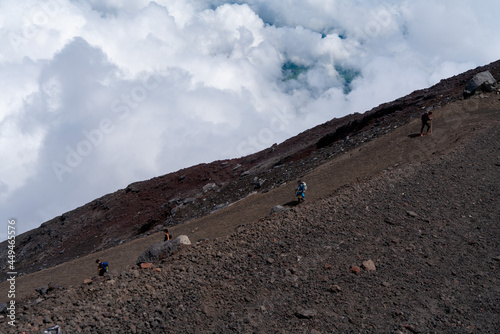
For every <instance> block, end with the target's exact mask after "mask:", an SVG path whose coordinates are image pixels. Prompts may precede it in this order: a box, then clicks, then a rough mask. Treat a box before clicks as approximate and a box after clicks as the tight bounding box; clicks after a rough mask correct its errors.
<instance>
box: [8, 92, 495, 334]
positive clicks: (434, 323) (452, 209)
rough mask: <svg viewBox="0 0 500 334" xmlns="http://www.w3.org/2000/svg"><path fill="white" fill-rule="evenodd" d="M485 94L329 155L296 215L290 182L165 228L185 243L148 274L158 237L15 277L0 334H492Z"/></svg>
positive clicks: (491, 153) (490, 112) (491, 164)
mask: <svg viewBox="0 0 500 334" xmlns="http://www.w3.org/2000/svg"><path fill="white" fill-rule="evenodd" d="M499 93H500V92H493V93H485V94H478V95H477V96H473V97H472V98H471V100H460V101H454V102H451V103H449V104H446V105H443V106H442V107H441V108H436V110H435V113H434V114H435V116H434V121H433V123H434V129H433V130H434V131H433V134H432V135H431V136H424V137H422V138H421V137H420V136H419V135H418V130H419V129H420V121H419V119H413V120H410V121H409V122H408V123H407V124H403V125H401V126H398V127H397V128H395V129H394V127H392V130H391V131H389V132H388V133H386V134H385V135H383V136H380V137H378V138H375V139H373V140H370V141H365V142H364V143H363V144H361V145H359V146H357V147H356V148H355V149H350V150H348V151H347V152H346V153H343V154H339V155H335V153H334V151H333V153H332V152H330V153H332V154H333V155H332V156H331V157H330V158H329V159H326V160H325V161H324V162H323V163H322V164H320V165H319V166H317V167H316V168H314V169H313V170H311V171H309V172H307V173H305V174H304V179H305V180H307V182H308V185H309V188H310V192H308V195H307V201H306V202H305V203H302V204H300V205H299V206H293V205H292V204H291V199H292V198H293V189H294V185H295V184H294V183H295V182H290V183H288V184H282V185H280V186H279V187H276V188H274V189H271V190H269V191H267V192H260V193H256V194H254V195H252V196H248V197H246V198H245V199H243V200H241V201H238V202H235V203H233V204H232V205H230V206H228V207H227V208H222V209H220V210H217V211H216V212H214V213H213V214H209V215H205V216H203V217H201V218H199V219H194V220H190V221H187V222H185V223H182V224H178V225H175V226H173V227H172V228H171V231H172V232H173V233H174V235H180V234H186V235H188V236H189V238H190V239H191V240H192V241H193V244H192V245H190V246H186V247H184V248H181V249H179V251H178V252H177V253H175V254H173V255H172V256H170V257H167V258H165V259H162V260H159V261H156V262H155V263H154V264H153V268H151V269H139V268H138V267H137V265H135V261H136V259H137V257H138V255H139V254H140V253H141V252H142V251H143V250H145V249H146V248H148V247H149V246H150V245H152V244H155V243H157V242H159V241H161V240H163V237H162V234H161V233H151V234H150V235H148V236H145V237H143V238H137V239H135V240H132V241H131V242H128V243H125V244H122V245H119V246H117V247H113V248H109V249H105V250H103V251H100V252H97V253H92V254H89V255H87V256H83V257H80V258H78V259H75V260H72V261H69V262H66V263H63V264H61V265H57V266H55V267H52V268H49V269H45V270H40V271H37V272H34V273H32V274H28V275H24V276H21V277H18V278H17V279H16V294H18V295H17V300H16V321H17V323H16V324H17V326H16V327H12V326H9V325H8V324H7V320H8V318H5V317H3V318H2V315H0V331H2V333H3V332H5V333H19V332H23V331H25V332H27V333H36V332H40V331H41V330H43V329H46V328H47V327H49V326H53V325H59V326H61V328H62V331H63V332H67V333H96V332H97V333H283V334H285V333H286V334H288V333H307V334H322V333H325V334H326V333H393V334H410V333H447V334H448V333H450V334H457V333H459V334H460V333H464V334H465V333H474V334H476V333H477V334H479V333H481V334H482V333H498V332H499V331H500V317H499V315H500V289H499V287H500V253H499V250H500V229H499V226H498V223H499V221H500V203H499V200H500V193H499V191H500V174H499V168H500V155H499V152H500V141H498V140H497V139H498V138H499V136H500V99H499V97H500V94H499ZM364 137H366V133H363V134H362V137H360V138H357V136H353V137H352V138H353V140H354V142H357V141H358V140H359V141H362V140H363V139H361V138H364ZM333 146H336V144H334V145H333ZM338 149H339V150H340V149H341V147H338ZM344 151H345V150H344ZM320 152H321V154H323V153H322V152H324V150H323V151H320ZM319 154H320V153H315V154H313V155H312V158H311V159H314V157H317V156H318V155H319ZM294 166H297V165H293V164H289V165H288V168H292V167H294ZM272 170H274V168H273V169H272ZM276 170H281V167H280V168H276ZM283 172H284V170H281V173H283ZM276 203H280V204H285V205H288V207H289V209H288V210H286V212H282V213H280V214H271V215H269V214H268V212H269V208H270V207H271V206H272V205H274V204H276ZM266 215H267V217H264V216H266ZM96 257H99V258H101V259H106V260H107V261H109V262H110V263H111V266H112V270H111V271H110V273H108V275H106V276H105V277H103V278H99V277H97V276H95V274H96V271H95V258H96ZM48 282H54V283H48ZM4 283H5V282H4ZM4 283H2V284H0V295H3V296H6V295H7V293H6V292H5V290H6V288H8V287H6V284H4ZM43 286H45V287H43ZM37 288H38V289H37ZM35 289H37V291H39V292H35ZM0 305H1V304H0ZM4 305H5V304H4Z"/></svg>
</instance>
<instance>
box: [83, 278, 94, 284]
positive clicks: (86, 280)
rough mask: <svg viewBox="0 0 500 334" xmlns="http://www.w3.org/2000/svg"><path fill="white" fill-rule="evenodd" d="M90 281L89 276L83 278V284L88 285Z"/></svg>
mask: <svg viewBox="0 0 500 334" xmlns="http://www.w3.org/2000/svg"><path fill="white" fill-rule="evenodd" d="M91 283H92V280H91V279H90V278H87V279H84V280H83V284H87V285H89V284H91Z"/></svg>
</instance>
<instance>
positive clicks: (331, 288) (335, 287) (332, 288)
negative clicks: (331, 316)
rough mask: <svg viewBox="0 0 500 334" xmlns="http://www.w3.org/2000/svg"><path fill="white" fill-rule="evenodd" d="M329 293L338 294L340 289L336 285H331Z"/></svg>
mask: <svg viewBox="0 0 500 334" xmlns="http://www.w3.org/2000/svg"><path fill="white" fill-rule="evenodd" d="M330 291H331V292H334V293H339V292H341V291H342V288H341V287H340V286H338V285H337V284H335V285H332V286H331V287H330Z"/></svg>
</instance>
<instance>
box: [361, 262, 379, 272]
mask: <svg viewBox="0 0 500 334" xmlns="http://www.w3.org/2000/svg"><path fill="white" fill-rule="evenodd" d="M363 268H365V269H366V270H368V271H375V270H377V267H375V263H374V262H373V261H372V260H367V261H363Z"/></svg>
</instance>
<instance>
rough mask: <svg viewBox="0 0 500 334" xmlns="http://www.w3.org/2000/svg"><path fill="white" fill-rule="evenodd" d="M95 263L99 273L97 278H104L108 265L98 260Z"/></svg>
mask: <svg viewBox="0 0 500 334" xmlns="http://www.w3.org/2000/svg"><path fill="white" fill-rule="evenodd" d="M95 263H97V271H98V273H99V276H104V273H105V272H107V271H108V263H107V262H102V261H101V260H99V259H97V260H95Z"/></svg>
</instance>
